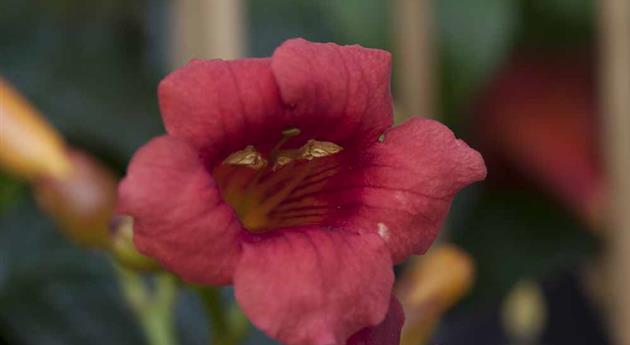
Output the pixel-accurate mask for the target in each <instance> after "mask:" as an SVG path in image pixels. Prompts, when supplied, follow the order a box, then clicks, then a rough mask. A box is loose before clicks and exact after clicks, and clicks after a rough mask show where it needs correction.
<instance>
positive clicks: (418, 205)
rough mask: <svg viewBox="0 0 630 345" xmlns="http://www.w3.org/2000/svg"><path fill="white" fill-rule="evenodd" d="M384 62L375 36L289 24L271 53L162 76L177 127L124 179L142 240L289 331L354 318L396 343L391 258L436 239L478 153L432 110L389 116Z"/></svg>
mask: <svg viewBox="0 0 630 345" xmlns="http://www.w3.org/2000/svg"><path fill="white" fill-rule="evenodd" d="M390 64H391V62H390V55H389V53H387V52H384V51H381V50H375V49H366V48H363V47H360V46H344V47H342V46H338V45H335V44H317V43H310V42H307V41H304V40H301V39H295V40H289V41H287V42H285V43H284V44H282V45H281V46H280V47H279V48H277V49H276V51H275V52H274V54H273V57H272V58H266V59H243V60H235V61H222V60H210V61H193V62H191V63H189V64H188V65H186V66H184V67H182V68H180V69H179V70H177V71H175V72H173V73H172V74H171V75H169V76H167V77H166V78H165V79H164V80H163V81H162V83H161V84H160V87H159V98H160V107H161V111H162V117H163V120H164V124H165V127H166V130H167V132H168V134H167V135H165V136H162V137H159V138H156V139H153V140H152V141H151V142H149V143H148V144H146V145H145V146H144V147H143V148H141V149H140V150H139V151H138V152H137V153H136V154H135V156H134V158H133V159H132V162H131V164H130V166H129V169H128V173H127V177H126V178H125V180H124V181H123V182H122V183H121V185H120V187H119V207H118V210H119V212H121V213H124V214H128V215H131V216H133V218H134V221H135V223H134V241H135V243H136V245H137V247H138V249H139V250H140V251H141V252H143V253H144V254H147V255H150V256H152V257H155V258H156V259H158V260H159V261H160V262H161V264H162V265H163V266H164V267H166V268H167V269H169V270H172V271H173V272H175V273H177V274H179V275H180V276H181V277H182V278H183V279H185V280H187V281H189V282H194V283H199V284H212V285H220V284H234V285H235V293H236V298H237V300H238V302H239V303H240V305H241V307H242V308H243V310H244V312H245V314H247V316H248V317H249V318H250V319H251V320H252V322H253V323H254V324H255V325H256V326H257V327H259V328H261V329H262V330H264V331H265V332H266V333H268V334H269V335H270V336H272V337H274V338H276V339H279V340H281V341H282V342H284V343H287V344H322V345H325V344H344V343H345V342H346V341H347V340H348V338H349V337H350V336H352V335H353V334H355V333H357V332H359V331H360V332H359V333H357V334H355V336H354V337H353V338H352V339H351V340H350V342H351V343H352V344H376V343H378V344H397V343H398V337H399V332H400V326H401V325H402V319H403V317H402V315H401V311H400V306H399V304H398V302H396V301H393V302H390V300H391V299H392V297H391V289H392V284H393V281H394V274H393V270H392V266H393V264H395V263H399V262H401V261H403V260H404V259H405V258H407V257H408V256H409V255H412V254H418V253H423V252H424V251H425V250H426V249H427V248H428V247H429V246H430V244H431V242H432V241H433V239H434V238H435V236H436V234H437V232H438V230H439V228H440V226H441V224H442V222H443V220H444V218H445V216H446V214H447V212H448V208H449V206H450V203H451V200H452V198H453V196H454V195H455V193H456V192H457V191H459V190H460V189H461V188H463V187H464V186H466V185H468V184H470V183H472V182H475V181H479V180H481V179H483V178H484V177H485V166H484V163H483V160H482V158H481V156H480V155H479V154H478V153H477V152H476V151H474V150H472V149H470V148H469V147H468V146H467V145H466V144H465V143H464V142H462V141H460V140H457V139H456V138H455V137H454V135H453V133H452V132H451V131H450V130H448V129H447V128H446V127H445V126H443V125H441V124H439V123H437V122H435V121H431V120H424V119H420V118H413V119H410V120H409V121H407V122H405V123H403V124H402V125H400V126H398V127H395V128H390V126H391V125H392V100H391V95H390V86H389V79H390V69H391V66H390ZM381 135H384V138H383V139H382V140H379V137H380V136H381ZM390 304H391V308H390ZM388 309H389V310H390V313H389V314H388V315H387V317H386V314H387V312H388ZM377 324H380V326H379V327H377V328H369V327H370V326H375V325H377ZM366 327H367V328H366ZM392 330H395V331H393V332H392Z"/></svg>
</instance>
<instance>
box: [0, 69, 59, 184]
mask: <svg viewBox="0 0 630 345" xmlns="http://www.w3.org/2000/svg"><path fill="white" fill-rule="evenodd" d="M0 166H1V167H2V168H3V169H5V170H7V171H8V172H10V173H12V174H15V175H17V176H20V177H23V178H27V179H33V178H35V177H39V176H53V177H55V178H61V177H63V176H64V175H65V174H67V173H68V171H69V170H70V161H69V158H68V155H67V154H66V151H65V147H64V142H63V140H62V138H61V136H60V135H59V134H58V133H57V132H56V131H55V129H54V128H53V127H51V126H50V124H48V123H47V122H46V120H44V118H43V117H42V115H41V114H40V113H39V112H38V111H37V109H35V108H34V107H33V106H32V105H31V104H30V103H29V102H28V101H27V100H26V99H25V98H24V97H23V96H22V95H20V93H18V92H17V91H16V90H15V89H13V88H12V87H11V86H10V85H9V83H8V82H7V81H5V80H4V79H2V78H0Z"/></svg>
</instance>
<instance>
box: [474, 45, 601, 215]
mask: <svg viewBox="0 0 630 345" xmlns="http://www.w3.org/2000/svg"><path fill="white" fill-rule="evenodd" d="M592 68H593V64H592V63H591V61H590V59H589V58H587V57H586V56H585V55H584V54H580V53H576V54H572V55H569V54H556V55H553V54H551V53H542V54H541V53H540V52H537V53H535V54H533V53H522V54H516V55H515V58H513V59H511V60H510V61H509V62H508V63H507V64H506V66H505V67H504V68H503V69H501V70H500V71H499V72H498V73H497V77H496V78H495V79H494V80H493V81H492V82H491V83H490V85H489V87H488V89H487V90H486V92H485V93H484V95H483V97H482V99H481V102H480V105H479V108H478V110H477V114H476V115H477V117H476V121H475V122H474V123H475V130H476V134H477V137H478V140H479V144H480V148H481V151H482V152H484V155H485V156H486V159H487V161H488V167H489V170H490V176H492V177H494V178H496V177H500V176H501V175H502V174H503V172H502V171H501V169H504V168H505V167H506V165H505V164H501V163H507V165H508V166H510V167H512V168H516V169H517V170H518V171H520V172H523V173H524V174H525V175H527V176H528V177H529V178H531V179H532V180H534V181H536V182H537V183H539V185H540V186H541V187H543V188H544V190H546V191H547V190H548V191H550V193H551V194H553V195H554V196H555V197H557V198H558V199H559V200H560V201H562V202H563V203H564V204H565V205H566V206H567V207H568V208H570V209H572V210H573V211H574V212H575V213H576V214H578V215H579V216H581V217H583V218H584V219H585V220H586V221H588V222H589V223H597V222H598V218H599V217H600V216H601V214H600V212H601V211H602V209H603V207H604V206H603V205H602V202H603V195H602V193H603V190H604V188H603V183H604V181H603V172H602V162H601V157H600V154H599V150H598V141H599V139H598V133H599V129H598V125H599V124H598V120H597V104H596V94H595V90H596V85H595V82H594V78H593V70H592Z"/></svg>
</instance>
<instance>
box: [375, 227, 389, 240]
mask: <svg viewBox="0 0 630 345" xmlns="http://www.w3.org/2000/svg"><path fill="white" fill-rule="evenodd" d="M376 227H377V228H378V235H379V236H381V238H382V239H383V240H385V241H387V240H388V239H389V228H388V227H387V225H385V223H378V224H376Z"/></svg>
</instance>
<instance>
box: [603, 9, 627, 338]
mask: <svg viewBox="0 0 630 345" xmlns="http://www.w3.org/2000/svg"><path fill="white" fill-rule="evenodd" d="M600 6H601V7H600V32H601V36H600V45H601V62H602V65H601V97H602V99H601V101H602V106H603V108H602V110H603V115H604V131H605V132H604V135H603V138H604V143H603V144H604V147H605V148H606V158H607V163H608V165H607V168H608V176H609V183H610V185H609V193H610V205H611V210H610V215H609V220H610V222H609V226H610V235H609V243H608V244H609V247H608V248H609V251H610V263H611V265H610V270H611V271H610V277H611V279H612V280H611V283H612V289H613V290H612V291H613V298H614V301H615V303H613V308H614V309H613V310H612V316H613V324H612V326H613V329H614V332H615V333H614V336H615V343H616V344H621V345H630V294H629V293H628V291H629V289H630V210H629V209H628V207H630V1H628V0H602V1H601V2H600Z"/></svg>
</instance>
